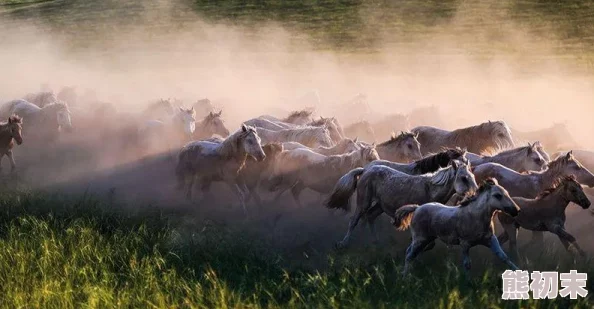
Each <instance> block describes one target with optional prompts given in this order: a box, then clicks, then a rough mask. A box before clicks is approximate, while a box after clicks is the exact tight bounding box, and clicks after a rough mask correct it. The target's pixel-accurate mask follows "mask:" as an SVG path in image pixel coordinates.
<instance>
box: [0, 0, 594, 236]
mask: <svg viewBox="0 0 594 309" xmlns="http://www.w3.org/2000/svg"><path fill="white" fill-rule="evenodd" d="M148 3H150V6H149V5H147V7H141V8H140V9H138V8H137V9H138V10H139V12H137V14H136V15H135V16H133V17H129V19H127V18H128V17H126V16H124V17H119V18H121V19H122V20H119V19H118V21H117V22H115V21H114V24H115V26H109V24H110V22H111V21H112V20H111V19H110V18H108V17H101V16H99V17H97V16H90V17H89V20H90V21H89V23H85V19H84V18H79V19H76V24H75V25H61V23H58V24H57V25H50V24H49V23H48V22H46V21H44V20H43V19H38V18H37V16H36V15H35V14H33V15H32V16H28V17H22V16H20V15H18V14H16V17H14V16H13V15H11V14H8V13H3V14H2V15H0V18H1V19H0V42H1V44H0V45H1V48H0V68H1V75H0V76H1V78H0V100H2V101H7V100H11V99H15V98H20V97H22V96H24V95H25V94H27V93H30V92H35V91H39V90H41V87H42V85H45V87H49V88H51V89H53V90H54V91H59V90H60V88H62V87H64V86H76V87H77V91H78V94H79V95H81V94H83V93H84V92H85V91H86V90H88V89H90V90H93V91H94V92H95V93H96V94H97V98H98V100H99V101H103V102H110V103H113V104H114V105H116V106H117V110H118V112H119V113H125V114H126V115H138V114H140V113H141V112H142V111H143V110H144V109H145V108H146V107H147V106H148V104H149V102H152V101H154V100H156V99H159V98H169V97H171V98H178V99H181V100H183V101H184V102H185V104H186V105H187V106H189V104H191V103H193V102H195V101H196V100H198V99H201V98H205V97H207V98H209V99H210V100H211V101H212V102H213V104H214V105H215V106H217V107H219V108H221V109H222V110H223V118H224V119H225V121H226V124H227V127H228V128H229V129H230V130H234V129H235V128H238V126H239V124H240V123H241V121H243V120H247V119H249V118H252V117H257V116H259V115H262V114H273V115H277V116H282V115H284V114H286V113H288V112H289V111H292V110H296V109H302V108H304V107H306V106H314V107H316V112H317V114H318V115H322V116H336V117H338V119H345V118H348V117H351V118H352V117H355V118H356V114H357V111H353V110H345V109H344V108H341V107H340V106H341V104H342V103H344V102H346V101H347V100H348V99H350V98H352V97H353V96H355V95H356V94H358V93H365V94H367V96H368V103H369V104H370V106H371V109H372V111H373V114H372V115H366V116H365V117H367V118H370V119H368V120H370V121H374V120H377V119H379V118H381V117H382V116H385V115H388V114H394V113H400V114H407V113H409V112H410V111H412V110H413V109H415V108H417V107H424V106H435V107H437V108H438V110H439V114H429V115H425V119H423V120H424V121H425V122H426V124H428V125H431V124H432V123H436V122H437V121H439V122H440V123H444V124H445V127H446V128H448V129H453V128H457V127H462V126H467V125H473V124H477V123H480V122H483V121H485V120H505V121H506V122H508V124H509V125H510V126H511V127H512V128H517V129H519V130H525V131H529V130H537V129H541V128H546V127H550V126H551V125H552V124H553V123H556V122H564V121H567V124H568V126H569V128H570V132H571V134H572V135H573V138H574V139H575V140H577V141H580V142H581V143H582V145H583V149H590V148H593V147H594V145H592V142H591V139H590V138H588V137H589V134H590V132H592V130H593V129H594V127H593V125H592V122H591V121H590V117H591V116H590V115H592V112H593V109H594V106H593V105H592V104H591V102H590V101H591V98H592V97H593V95H594V89H593V88H592V83H591V80H592V76H591V75H589V74H588V73H587V72H586V73H585V72H584V70H583V69H581V68H580V67H579V64H576V63H575V62H573V61H572V59H571V57H560V56H559V52H558V51H557V50H556V49H555V48H556V43H555V42H556V41H555V38H554V37H552V36H551V37H550V38H543V37H542V36H539V37H535V36H533V35H531V29H529V27H528V26H525V25H523V26H520V25H517V24H515V23H514V22H513V21H512V20H511V19H509V18H508V17H506V16H501V15H491V14H489V13H488V12H489V8H488V7H486V8H484V9H483V10H482V11H480V14H478V13H477V11H476V10H473V11H468V10H467V8H466V7H465V6H463V5H461V6H460V7H459V8H458V9H457V10H456V13H455V15H454V17H453V18H452V19H451V21H448V22H447V23H444V24H440V25H438V26H436V27H433V28H432V29H431V31H429V32H428V33H425V34H424V35H423V36H420V37H418V38H415V37H410V35H403V34H402V33H391V32H390V31H382V29H373V28H370V29H366V31H368V32H370V33H373V32H377V33H379V37H380V39H379V40H377V41H376V42H375V43H374V44H375V48H374V50H373V51H372V52H369V53H357V52H349V51H346V52H336V51H332V50H328V49H320V48H318V46H317V43H316V41H315V40H310V39H309V38H308V37H307V36H305V35H304V34H303V33H300V32H299V31H296V30H292V29H289V28H287V27H285V26H283V25H282V24H279V23H275V22H271V21H270V22H261V23H258V24H256V25H250V26H244V25H241V24H237V23H232V22H229V21H224V20H222V21H217V22H213V21H212V20H207V19H204V18H203V17H204V16H201V15H199V14H196V13H193V12H190V11H189V10H188V9H185V10H180V8H179V7H173V6H171V5H170V3H169V2H167V1H157V2H148ZM114 5H116V4H114ZM147 8H150V9H147ZM374 14H375V13H373V12H367V11H361V12H360V15H361V16H363V19H364V20H365V19H366V18H370V19H371V18H375V16H374ZM93 23H95V24H93ZM474 24H476V25H477V26H476V27H466V29H467V31H461V30H460V29H461V27H460V25H474ZM61 27H64V28H65V30H64V29H62V28H61ZM79 28H80V31H81V33H83V34H77V29H79ZM312 90H315V91H317V92H318V93H319V95H320V102H307V103H304V102H297V100H296V98H297V97H299V96H301V95H303V94H305V93H307V92H308V91H312ZM77 108H79V109H86V108H90V107H88V106H77ZM438 118H439V119H438ZM119 121H120V122H126V121H128V120H127V118H126V117H122V118H120V119H119ZM129 121H130V122H131V123H132V122H133V120H132V118H130V119H129ZM73 123H74V125H75V126H76V125H77V119H76V116H73ZM347 124H348V121H346V122H345V123H343V125H347ZM25 138H26V137H25ZM61 138H63V139H64V140H66V141H68V140H69V139H71V137H70V136H62V137H61ZM107 138H108V140H104V139H103V140H91V139H89V140H87V141H83V142H80V143H78V144H77V145H78V146H76V147H77V149H79V148H82V149H84V151H79V150H77V152H76V153H75V152H74V151H73V150H72V149H71V148H68V147H70V146H72V144H68V145H70V146H68V147H66V146H64V147H63V148H61V149H62V151H63V152H64V153H58V152H56V153H52V154H51V155H50V157H49V158H47V159H45V160H42V161H43V162H38V160H35V159H34V158H35V156H36V155H37V154H31V153H32V152H36V151H37V152H38V151H39V149H35V145H26V140H25V144H24V146H23V147H21V148H22V149H17V155H16V158H17V162H18V164H19V166H23V169H25V167H24V166H27V165H29V166H28V167H26V174H27V175H28V177H29V178H28V179H29V180H30V181H31V182H32V183H33V184H34V185H35V186H39V187H44V186H45V185H48V184H52V185H54V184H57V183H60V184H63V183H66V184H68V185H69V186H70V185H72V187H76V188H79V189H80V190H85V189H87V188H88V187H89V186H91V187H93V188H95V189H96V190H95V191H97V192H108V191H110V190H111V191H110V192H113V191H114V190H116V192H118V193H116V194H119V192H122V191H123V192H126V193H125V196H126V200H130V201H138V200H139V199H141V198H146V199H147V202H150V201H154V200H157V201H160V202H164V203H171V202H172V201H175V202H176V203H183V202H182V200H183V199H182V197H181V196H179V195H180V193H179V192H173V189H172V186H173V185H169V184H163V183H168V182H171V183H172V182H173V176H172V175H171V177H170V176H163V175H170V174H172V171H173V169H172V163H167V164H165V165H158V164H154V165H142V164H144V163H143V162H145V161H142V160H139V156H137V157H135V160H130V158H127V159H124V158H123V157H121V156H120V155H119V153H118V152H117V149H116V150H114V151H110V152H108V153H104V152H98V151H97V150H98V149H100V148H103V147H104V144H106V143H108V142H109V139H110V138H115V137H113V136H108V137H107ZM384 138H387V137H384ZM83 140H84V139H83ZM25 146H27V147H29V148H27V147H25ZM85 147H86V148H85ZM27 152H28V153H27ZM99 154H101V155H103V156H108V157H109V160H107V161H109V162H105V159H103V161H102V159H98V158H96V157H98V156H99ZM87 156H90V157H92V159H88V158H87ZM27 157H31V158H29V159H27ZM81 157H84V158H85V159H81ZM77 160H80V161H81V162H82V163H77V162H78V161H77ZM64 161H68V162H64ZM99 161H101V162H99ZM136 161H138V162H136ZM58 163H59V164H58ZM53 165H58V166H59V168H52V166H53ZM139 166H140V167H139ZM130 171H134V173H136V174H134V173H132V172H130ZM81 179H82V180H81ZM159 179H160V180H162V181H161V182H162V183H159ZM73 183H74V184H73ZM225 189H226V188H223V190H225ZM231 202H233V201H231ZM293 215H294V214H293ZM303 216H308V215H306V214H303ZM312 217H313V216H312ZM295 218H297V216H296V217H295ZM320 220H322V219H320V218H318V219H317V220H314V221H313V222H311V223H310V225H311V226H310V227H303V229H304V230H309V231H312V230H315V231H316V232H315V233H317V234H316V235H323V234H326V233H327V231H326V230H325V229H322V228H319V225H318V223H319V221H320ZM322 221H323V220H322ZM344 223H345V221H344V220H340V221H339V222H336V223H335V224H333V225H332V226H333V227H335V228H333V227H328V229H333V231H334V233H333V234H332V237H334V238H336V239H338V237H339V235H340V234H341V233H342V229H343V228H344V227H345V226H346V225H344ZM291 224H293V225H295V223H294V222H293V223H291ZM291 224H289V226H287V227H285V228H286V230H287V231H289V230H290V225H291ZM320 224H322V225H323V223H320ZM312 227H313V228H312ZM315 233H314V234H315ZM287 234H291V233H290V232H287ZM295 237H297V236H295ZM307 237H312V236H311V235H309V236H307ZM307 237H305V238H307Z"/></svg>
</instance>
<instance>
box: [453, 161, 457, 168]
mask: <svg viewBox="0 0 594 309" xmlns="http://www.w3.org/2000/svg"><path fill="white" fill-rule="evenodd" d="M452 168H453V169H457V168H458V163H457V162H456V160H452Z"/></svg>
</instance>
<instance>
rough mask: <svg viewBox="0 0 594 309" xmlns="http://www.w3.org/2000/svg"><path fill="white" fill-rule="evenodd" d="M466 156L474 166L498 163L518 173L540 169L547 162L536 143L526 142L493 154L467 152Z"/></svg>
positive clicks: (544, 166)
mask: <svg viewBox="0 0 594 309" xmlns="http://www.w3.org/2000/svg"><path fill="white" fill-rule="evenodd" d="M467 158H468V160H469V161H470V163H472V166H474V167H476V166H479V165H481V164H485V163H499V164H501V165H503V166H505V167H507V168H510V169H512V170H514V171H516V172H519V173H522V172H530V171H540V170H543V169H544V168H546V166H547V163H549V162H548V161H546V160H545V159H544V158H543V157H542V155H541V154H540V153H539V152H538V148H537V147H536V143H534V144H530V143H528V146H524V147H517V148H513V149H510V150H505V151H502V152H500V153H498V154H496V155H493V156H481V155H477V154H468V155H467Z"/></svg>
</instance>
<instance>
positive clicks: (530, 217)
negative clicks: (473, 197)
mask: <svg viewBox="0 0 594 309" xmlns="http://www.w3.org/2000/svg"><path fill="white" fill-rule="evenodd" d="M514 202H516V204H518V206H520V209H521V210H522V211H521V212H520V214H519V215H518V216H516V217H515V218H512V217H510V216H508V215H506V214H504V213H500V214H499V215H498V218H499V222H500V223H501V225H502V226H503V229H504V232H503V233H502V234H501V235H499V236H498V239H499V242H500V243H501V244H503V243H505V242H506V241H507V240H509V241H510V242H509V248H510V251H511V252H513V253H515V255H516V256H518V252H517V250H518V248H517V246H516V238H517V233H518V229H519V228H520V227H522V228H524V229H527V230H532V231H538V232H540V233H539V234H536V235H535V236H536V239H533V241H532V242H531V243H532V244H533V245H537V246H538V245H540V247H541V248H544V243H543V238H542V237H539V236H542V232H551V233H554V234H556V235H557V236H558V237H559V240H561V243H563V246H565V249H567V251H569V250H570V249H571V247H572V246H573V248H575V250H576V251H577V252H578V253H579V254H580V255H582V256H584V255H585V252H584V250H582V249H581V248H580V246H578V244H577V243H576V241H575V237H573V236H572V235H571V234H569V233H568V232H567V231H566V230H565V209H566V208H567V206H568V205H569V203H570V202H573V203H576V204H577V205H579V206H580V207H582V209H588V208H589V207H590V204H591V203H590V201H589V200H588V197H587V196H586V194H585V193H584V190H583V189H582V186H581V185H580V184H579V183H578V182H577V181H576V179H575V177H574V176H567V177H563V178H561V179H559V180H558V181H557V183H555V184H554V185H553V187H551V188H550V189H547V190H545V191H544V192H542V193H541V194H539V195H538V196H537V197H536V198H535V199H526V198H522V197H514ZM539 238H540V239H539ZM534 240H537V242H535V241H534Z"/></svg>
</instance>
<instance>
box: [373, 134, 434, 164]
mask: <svg viewBox="0 0 594 309" xmlns="http://www.w3.org/2000/svg"><path fill="white" fill-rule="evenodd" d="M376 149H377V153H378V154H379V156H380V158H382V159H383V160H388V161H392V162H397V163H409V162H413V161H416V160H419V159H422V158H423V155H421V145H420V144H419V141H418V140H417V136H416V134H413V133H410V132H404V131H402V132H400V134H399V135H398V136H397V135H396V134H395V133H392V137H391V138H390V139H389V140H387V141H385V142H383V143H381V144H379V145H377V147H376Z"/></svg>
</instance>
